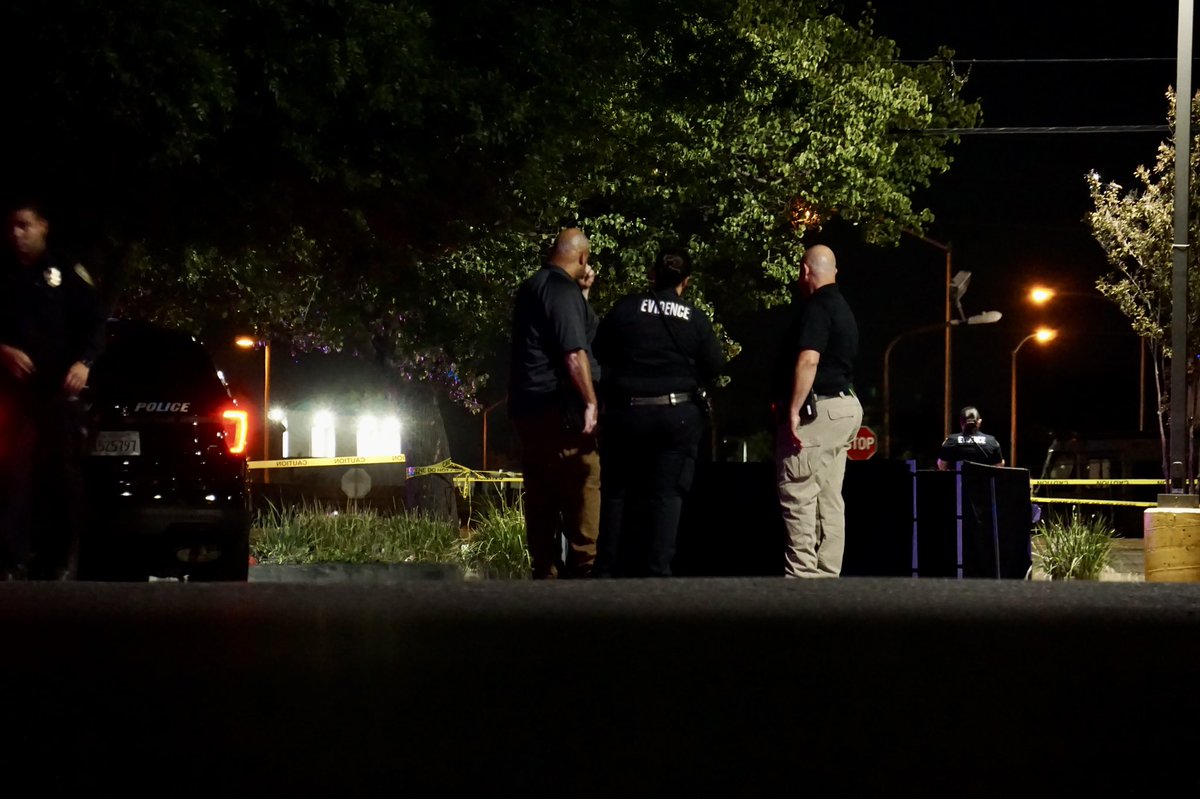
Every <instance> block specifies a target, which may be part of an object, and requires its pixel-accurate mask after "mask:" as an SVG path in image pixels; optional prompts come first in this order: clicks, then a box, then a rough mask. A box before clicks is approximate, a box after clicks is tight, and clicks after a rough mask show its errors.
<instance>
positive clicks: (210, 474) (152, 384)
mask: <svg viewBox="0 0 1200 799" xmlns="http://www.w3.org/2000/svg"><path fill="white" fill-rule="evenodd" d="M84 400H85V403H86V406H87V426H88V433H89V438H88V440H89V444H88V451H87V453H86V454H85V456H84V464H83V478H84V485H85V489H86V496H87V503H86V514H87V520H86V523H85V526H84V530H83V533H82V535H81V540H80V552H79V576H80V578H81V579H95V580H145V579H147V577H149V576H158V577H176V578H186V579H188V580H197V581H206V580H245V579H246V576H247V571H248V565H249V554H250V553H249V546H250V545H249V536H250V508H249V481H248V479H247V467H246V440H247V439H246V436H247V413H246V410H245V409H244V408H239V407H238V406H237V404H236V402H235V401H234V400H233V399H232V397H231V396H230V393H229V389H228V387H227V386H226V385H225V381H224V379H223V377H222V376H221V374H220V373H219V372H218V371H217V369H216V367H215V366H214V364H213V361H212V359H211V358H210V357H209V355H208V353H207V352H206V351H205V349H204V347H203V346H202V345H201V344H200V343H199V342H198V341H197V340H196V339H195V338H194V337H193V336H191V335H190V334H188V333H185V332H183V331H179V330H173V329H168V328H164V327H159V326H156V325H152V324H149V323H146V322H137V321H130V320H109V323H108V332H107V344H106V347H105V350H104V352H103V354H102V355H101V356H100V357H99V358H98V359H97V360H96V363H95V364H94V365H93V367H92V370H91V374H90V376H89V379H88V389H87V391H86V393H85V398H84Z"/></svg>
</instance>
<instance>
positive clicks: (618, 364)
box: [595, 289, 725, 400]
mask: <svg viewBox="0 0 1200 799" xmlns="http://www.w3.org/2000/svg"><path fill="white" fill-rule="evenodd" d="M595 352H596V360H598V361H599V362H600V366H601V368H602V369H603V370H604V395H605V397H606V398H608V399H610V400H612V399H621V398H628V397H656V396H661V395H663V394H670V393H675V392H690V391H694V390H695V389H697V388H699V387H701V386H705V385H707V384H709V383H711V382H712V381H713V380H715V379H716V377H717V376H718V375H719V374H720V372H721V368H722V367H723V366H724V365H725V355H724V354H723V353H722V352H721V347H720V345H719V344H718V343H717V337H716V334H714V333H713V329H712V324H711V323H710V322H709V320H708V316H707V315H705V313H704V312H703V311H701V310H699V309H698V308H696V307H695V306H694V305H692V304H690V303H688V302H686V301H685V300H684V299H683V298H681V297H679V296H678V295H676V293H675V291H674V290H672V289H667V290H664V291H657V292H649V291H647V292H642V293H639V294H629V295H627V296H625V297H622V298H621V299H620V300H618V301H617V304H616V305H614V306H613V308H612V310H611V311H609V312H608V313H607V314H606V315H605V317H604V319H603V320H601V322H600V329H599V330H598V331H597V332H596V342H595Z"/></svg>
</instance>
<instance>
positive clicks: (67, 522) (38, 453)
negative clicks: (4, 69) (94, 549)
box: [0, 202, 105, 580]
mask: <svg viewBox="0 0 1200 799" xmlns="http://www.w3.org/2000/svg"><path fill="white" fill-rule="evenodd" d="M6 220H7V226H6V231H5V232H6V234H7V243H8V252H7V257H6V258H5V261H4V263H3V265H2V266H0V440H2V441H3V443H4V445H3V447H2V448H0V578H3V579H10V580H11V579H23V578H26V577H28V578H32V579H56V580H66V579H72V578H73V577H74V570H75V557H76V550H77V547H78V542H79V535H80V532H81V528H82V525H83V485H82V476H81V469H82V464H81V457H82V448H83V444H84V436H83V435H82V434H81V430H82V423H83V420H82V415H83V414H82V411H81V409H80V403H79V402H78V398H79V393H80V391H82V390H83V388H84V386H86V385H87V380H88V374H89V372H90V370H91V367H92V362H93V361H94V360H95V358H96V356H97V355H99V353H100V350H101V348H102V347H103V344H104V321H105V313H104V310H103V308H102V305H101V302H100V298H99V294H98V292H97V291H96V287H95V283H94V281H93V280H92V277H91V275H90V274H88V271H87V270H86V269H84V267H83V266H82V265H81V264H78V263H74V262H73V261H71V260H67V259H64V258H63V257H62V255H61V254H60V253H57V252H55V251H53V250H52V249H51V248H50V246H49V234H50V222H49V220H48V219H47V216H46V214H45V212H44V211H43V210H42V208H41V206H40V205H39V204H37V203H35V202H19V203H16V204H14V205H12V206H10V208H9V211H8V214H7V216H6Z"/></svg>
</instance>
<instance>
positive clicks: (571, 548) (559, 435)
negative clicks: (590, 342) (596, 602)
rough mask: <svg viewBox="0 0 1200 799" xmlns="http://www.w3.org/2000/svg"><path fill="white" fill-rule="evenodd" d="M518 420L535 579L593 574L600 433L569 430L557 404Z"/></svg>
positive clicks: (527, 531)
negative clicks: (563, 544) (586, 433)
mask: <svg viewBox="0 0 1200 799" xmlns="http://www.w3.org/2000/svg"><path fill="white" fill-rule="evenodd" d="M513 423H514V425H515V426H516V428H517V433H518V435H519V436H520V438H521V448H522V450H523V452H522V457H521V464H522V470H523V474H522V477H523V480H524V485H525V539H526V541H527V543H528V544H529V558H530V561H531V562H532V566H533V577H534V579H554V578H557V577H588V576H590V575H591V572H592V565H593V564H594V563H595V560H596V538H597V536H598V535H599V532H600V454H599V452H598V451H597V450H596V437H595V436H584V435H582V434H580V433H576V432H573V431H570V430H568V429H567V428H566V426H565V425H564V424H563V415H562V411H561V410H559V409H557V408H551V409H547V410H545V411H542V412H540V413H537V414H534V415H531V416H524V417H518V418H516V419H514V420H513ZM560 536H561V537H560ZM563 537H565V538H566V541H567V556H566V559H565V560H564V559H563V556H562V538H563Z"/></svg>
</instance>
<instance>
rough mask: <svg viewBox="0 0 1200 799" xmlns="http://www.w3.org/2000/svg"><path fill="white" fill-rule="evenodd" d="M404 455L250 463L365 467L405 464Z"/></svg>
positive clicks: (270, 466)
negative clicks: (377, 464) (369, 465)
mask: <svg viewBox="0 0 1200 799" xmlns="http://www.w3.org/2000/svg"><path fill="white" fill-rule="evenodd" d="M404 462H405V458H404V456H403V455H377V456H372V457H365V456H362V457H360V456H357V455H348V456H346V457H342V458H283V459H282V460H277V461H250V462H248V463H247V464H246V466H247V467H249V468H251V469H304V468H307V467H311V466H364V465H367V464H372V463H404Z"/></svg>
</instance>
